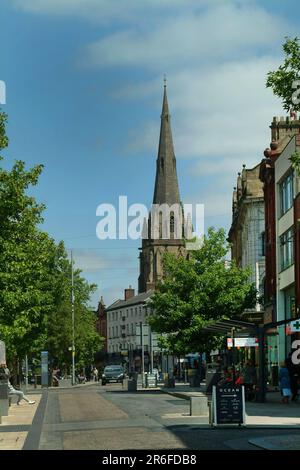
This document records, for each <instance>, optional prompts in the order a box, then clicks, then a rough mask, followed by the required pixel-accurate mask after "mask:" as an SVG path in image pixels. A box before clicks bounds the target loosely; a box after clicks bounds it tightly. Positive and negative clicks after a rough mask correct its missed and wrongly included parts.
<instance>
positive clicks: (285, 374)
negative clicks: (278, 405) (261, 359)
mask: <svg viewBox="0 0 300 470" xmlns="http://www.w3.org/2000/svg"><path fill="white" fill-rule="evenodd" d="M279 385H280V390H281V395H282V399H281V401H282V403H285V404H288V403H289V400H290V396H291V394H292V392H291V380H290V374H289V371H288V368H287V367H286V361H284V362H282V363H281V364H280V370H279Z"/></svg>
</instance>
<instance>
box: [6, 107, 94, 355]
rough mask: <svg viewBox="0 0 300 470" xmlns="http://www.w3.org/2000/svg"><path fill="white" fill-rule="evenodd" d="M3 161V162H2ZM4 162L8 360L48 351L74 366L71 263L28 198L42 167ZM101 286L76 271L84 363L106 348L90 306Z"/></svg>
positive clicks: (78, 339) (80, 349)
mask: <svg viewBox="0 0 300 470" xmlns="http://www.w3.org/2000/svg"><path fill="white" fill-rule="evenodd" d="M6 119H7V118H6V115H5V114H4V113H0V150H2V149H4V148H5V147H6V146H7V145H8V139H7V136H6V133H5V123H6ZM1 160H2V158H1ZM1 160H0V337H1V339H3V340H4V341H5V343H6V347H7V353H8V357H10V358H12V357H16V356H17V357H19V358H23V357H24V356H25V354H27V355H29V356H30V355H32V356H34V355H36V354H39V353H40V351H41V350H42V349H47V350H48V351H49V352H50V355H51V356H52V357H54V358H55V359H56V360H57V361H62V360H64V362H65V363H68V362H70V361H71V353H70V352H68V348H69V346H71V344H72V341H71V301H70V300H71V264H70V261H69V260H68V257H67V253H66V250H65V248H64V245H63V243H59V244H58V245H57V244H56V243H55V241H54V240H53V239H52V238H51V237H50V236H49V235H48V234H47V233H46V232H44V231H42V230H41V229H40V228H39V226H40V224H41V223H42V222H43V217H42V213H43V210H44V205H42V204H38V203H37V202H36V200H35V198H34V197H32V196H29V195H28V189H29V188H31V187H33V186H35V185H37V184H38V179H39V176H40V174H41V172H42V169H43V167H42V165H37V166H35V167H34V168H32V169H30V170H26V168H25V163H24V162H22V161H16V162H15V163H14V164H13V166H12V168H11V169H10V170H6V169H4V168H3V166H1ZM94 289H95V286H94V285H89V284H88V283H87V282H86V281H85V280H84V279H83V278H82V277H81V275H80V271H76V272H75V298H76V305H75V312H76V316H75V325H76V342H77V344H78V349H77V354H78V358H79V359H80V358H81V357H83V358H86V360H87V359H88V358H89V360H90V361H91V360H92V356H93V354H94V352H96V350H97V349H99V348H100V346H101V344H100V343H101V341H100V337H99V336H98V334H97V333H96V331H95V327H94V315H93V312H92V311H91V310H90V308H89V307H88V302H89V298H90V295H91V293H92V292H93V291H94Z"/></svg>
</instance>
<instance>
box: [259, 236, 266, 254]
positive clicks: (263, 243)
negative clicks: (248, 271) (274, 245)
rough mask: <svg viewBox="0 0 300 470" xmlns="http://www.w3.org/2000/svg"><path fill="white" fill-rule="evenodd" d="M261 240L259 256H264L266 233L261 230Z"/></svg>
mask: <svg viewBox="0 0 300 470" xmlns="http://www.w3.org/2000/svg"><path fill="white" fill-rule="evenodd" d="M260 240H261V256H266V234H265V232H262V233H261V235H260Z"/></svg>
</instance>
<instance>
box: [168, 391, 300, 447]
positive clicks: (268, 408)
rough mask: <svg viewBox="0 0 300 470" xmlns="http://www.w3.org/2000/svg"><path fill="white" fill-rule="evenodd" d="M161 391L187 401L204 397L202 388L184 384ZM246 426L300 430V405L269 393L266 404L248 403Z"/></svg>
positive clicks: (276, 394)
mask: <svg viewBox="0 0 300 470" xmlns="http://www.w3.org/2000/svg"><path fill="white" fill-rule="evenodd" d="M161 391H162V392H164V393H168V394H170V395H173V396H176V397H178V398H184V399H186V400H189V399H190V397H195V396H202V395H203V392H201V388H200V389H199V387H198V388H192V387H190V386H189V385H188V384H183V383H176V385H175V388H163V387H161ZM207 424H208V421H207ZM246 426H247V427H260V428H270V427H275V428H293V429H300V403H299V402H298V403H295V402H291V403H290V404H289V405H284V404H282V403H281V396H280V392H271V393H268V394H267V397H266V402H265V403H256V402H246ZM298 439H299V438H298Z"/></svg>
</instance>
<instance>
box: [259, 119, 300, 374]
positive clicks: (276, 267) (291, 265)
mask: <svg viewBox="0 0 300 470" xmlns="http://www.w3.org/2000/svg"><path fill="white" fill-rule="evenodd" d="M271 132H272V142H271V146H270V148H269V149H266V150H265V152H264V155H265V159H263V160H262V162H261V169H260V178H261V181H262V182H263V183H264V197H265V214H266V225H265V227H266V229H265V230H266V265H267V270H266V288H265V306H266V314H265V323H269V322H270V321H274V322H286V321H288V320H289V319H296V318H299V317H300V285H299V276H300V241H299V240H300V225H299V220H300V178H299V175H298V174H297V172H296V171H295V169H294V168H293V167H292V163H291V160H290V158H291V156H292V155H293V154H294V153H295V151H296V150H297V151H298V152H299V151H300V121H299V120H297V119H290V118H280V119H278V118H274V119H273V122H272V125H271ZM287 333H288V329H287V327H286V324H285V323H283V324H281V325H278V326H276V327H275V328H272V329H270V331H267V345H266V347H267V361H268V363H269V364H271V365H273V366H278V364H279V363H280V362H281V361H283V360H284V359H285V358H286V357H287V356H288V354H289V353H290V352H291V344H292V341H293V340H294V339H296V337H297V333H295V334H293V335H290V334H287Z"/></svg>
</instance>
